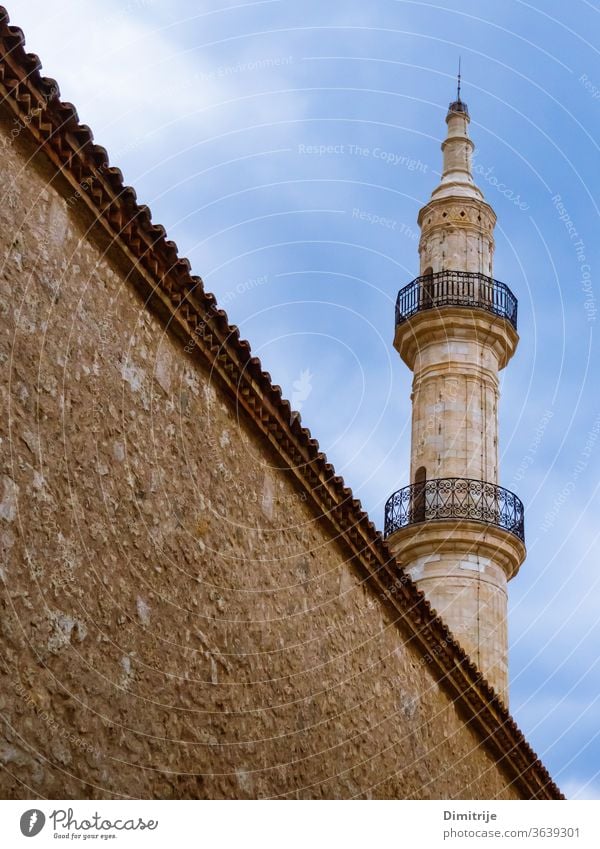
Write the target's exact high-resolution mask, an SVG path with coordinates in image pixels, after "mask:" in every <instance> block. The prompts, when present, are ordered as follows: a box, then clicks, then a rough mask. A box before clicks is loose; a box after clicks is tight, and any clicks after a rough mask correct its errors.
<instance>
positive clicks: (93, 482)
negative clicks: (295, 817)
mask: <svg viewBox="0 0 600 849" xmlns="http://www.w3.org/2000/svg"><path fill="white" fill-rule="evenodd" d="M2 134H3V139H4V141H5V144H4V146H3V147H2V148H1V150H0V152H1V157H2V158H1V163H2V164H1V167H0V192H1V195H2V203H1V204H0V217H1V221H0V242H1V246H0V247H1V253H0V255H1V256H2V267H1V270H0V330H1V334H0V361H1V364H2V371H1V373H2V384H1V392H2V410H3V414H2V417H1V425H0V426H1V432H0V436H1V448H2V453H1V458H0V459H1V468H0V547H1V548H2V567H1V578H2V582H1V584H0V587H1V596H0V607H1V619H0V707H1V712H2V716H3V718H4V724H3V732H2V737H1V739H0V765H1V766H2V770H1V771H0V776H1V777H0V793H1V794H2V796H4V797H9V798H10V797H31V796H37V795H39V796H47V797H50V798H78V797H79V798H84V797H92V798H98V797H111V798H112V797H121V796H125V797H127V796H131V797H142V798H144V797H146V798H148V797H157V798H170V797H180V798H190V797H191V798H193V797H201V798H202V797H210V798H221V797H230V798H231V797H233V798H238V797H239V798H249V797H257V796H259V797H261V796H269V797H273V796H287V797H352V796H360V797H411V796H414V797H417V798H429V797H434V798H435V797H452V796H458V797H466V798H478V797H479V798H495V797H498V798H514V797H516V796H517V795H518V794H517V791H516V790H514V789H513V788H511V787H510V786H509V784H508V779H507V778H506V776H505V775H504V774H503V773H502V771H501V770H500V769H499V767H498V766H497V765H496V763H495V762H494V761H493V760H492V758H491V757H490V756H489V755H488V753H487V752H486V750H485V749H484V748H483V747H482V745H481V740H480V737H479V736H478V735H476V734H475V733H474V732H473V731H472V730H471V729H470V728H469V727H468V725H466V724H465V723H464V720H463V719H462V718H461V716H459V714H458V712H457V710H456V708H455V706H454V705H453V703H452V702H451V701H450V699H449V697H448V696H447V695H446V694H445V693H444V692H443V691H442V690H441V689H440V688H439V687H438V685H437V684H436V683H435V681H434V679H433V677H432V676H431V674H430V672H429V670H428V668H427V666H428V664H427V662H426V660H425V659H424V658H423V657H422V656H421V655H420V653H419V652H418V651H417V649H416V648H415V647H414V646H413V645H412V643H410V641H408V640H407V636H406V633H405V632H404V631H403V630H402V629H401V628H399V626H398V623H396V622H394V621H392V618H391V613H389V612H388V611H387V610H386V608H385V607H384V606H383V605H382V604H381V602H380V600H379V599H377V598H376V597H375V596H374V595H373V593H372V591H371V590H370V589H369V588H365V586H364V584H363V583H362V581H361V577H360V576H359V574H358V573H357V572H356V570H355V568H354V567H353V566H351V565H349V564H348V563H347V562H346V559H345V558H346V555H345V552H344V550H343V549H342V548H341V546H340V545H339V544H338V542H336V540H335V539H333V538H332V537H331V535H330V533H329V532H328V527H327V525H326V523H325V522H324V521H323V520H321V519H319V517H318V516H317V515H315V514H314V512H313V510H312V509H311V508H310V506H309V503H308V501H307V499H306V494H305V493H302V492H300V491H298V490H297V489H295V488H294V487H293V485H292V483H291V480H290V479H289V478H288V476H287V474H286V472H285V470H282V469H280V468H278V464H277V459H276V457H275V456H274V455H273V454H272V453H271V452H270V450H269V449H268V447H267V446H265V445H264V444H261V442H260V440H259V438H258V436H257V433H256V432H255V430H254V428H253V425H252V423H251V422H250V421H247V420H245V419H244V420H239V419H238V418H237V416H236V411H235V403H234V402H233V401H232V400H230V399H229V398H227V397H225V396H224V394H223V393H222V392H221V390H220V388H219V386H218V385H216V384H214V383H213V382H212V381H211V377H210V374H209V373H208V372H207V371H205V370H204V369H203V367H202V366H201V365H200V364H199V362H198V361H197V360H195V359H194V358H193V355H190V354H189V353H186V352H185V351H184V349H183V346H182V345H181V343H180V342H179V341H178V340H176V339H173V338H171V336H170V335H169V333H168V332H167V331H166V330H165V328H164V326H163V325H162V324H161V323H160V322H159V320H158V319H156V318H154V317H153V316H152V315H150V313H149V312H148V311H147V310H146V309H145V308H144V305H143V303H142V300H141V298H140V297H139V296H138V295H137V293H135V292H134V291H133V289H132V287H131V286H130V284H129V283H128V282H127V281H126V280H125V279H124V277H123V275H122V273H120V272H118V271H117V266H116V265H114V264H112V263H113V259H111V258H110V257H108V256H105V255H103V254H102V252H101V251H100V250H99V249H98V248H97V247H96V246H95V244H94V242H92V241H91V240H89V239H87V238H86V235H85V227H84V226H83V225H82V224H81V221H82V220H83V215H82V210H80V209H79V206H78V204H79V203H81V201H77V200H74V199H73V198H72V197H71V198H70V199H68V198H67V199H65V198H63V197H61V196H60V195H59V194H58V193H57V191H56V190H55V188H53V187H52V186H51V185H49V183H48V179H47V178H48V176H49V174H47V173H45V172H44V170H43V169H44V162H43V161H42V162H41V164H38V165H35V166H34V165H33V164H32V163H31V162H29V163H28V162H27V161H26V158H25V155H24V151H23V150H21V148H20V143H21V140H18V139H15V140H14V141H11V140H10V138H9V136H8V134H7V130H6V127H4V129H3V130H2Z"/></svg>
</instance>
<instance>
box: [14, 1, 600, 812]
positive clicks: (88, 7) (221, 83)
mask: <svg viewBox="0 0 600 849" xmlns="http://www.w3.org/2000/svg"><path fill="white" fill-rule="evenodd" d="M8 5H9V12H10V13H11V16H12V22H13V23H14V24H17V25H19V26H21V27H22V28H23V29H24V31H25V34H26V37H27V45H28V48H29V49H30V50H31V51H33V52H36V53H38V54H39V55H40V57H41V59H42V63H43V69H44V73H45V74H46V75H48V76H52V77H55V78H57V80H58V81H59V84H60V87H61V92H62V96H63V99H65V100H70V101H72V102H73V103H75V105H76V106H77V109H78V111H79V115H80V118H81V120H82V121H84V122H86V123H88V124H89V125H90V126H91V127H92V129H93V131H94V134H95V137H96V141H97V142H98V143H100V144H103V145H104V146H106V147H107V149H108V151H109V154H110V157H111V162H112V163H113V164H115V165H118V166H119V167H120V168H121V169H122V170H123V172H124V174H125V178H126V180H127V181H128V182H130V183H131V184H132V185H133V186H134V187H135V188H136V191H137V193H138V197H139V199H140V200H141V201H142V202H145V203H147V204H149V206H150V207H151V208H152V210H153V213H154V220H155V221H156V222H160V223H162V224H164V225H165V226H166V227H167V230H168V232H169V235H170V237H171V238H172V239H174V240H175V241H176V242H177V243H178V245H179V248H180V252H181V254H183V255H187V256H188V257H189V258H190V260H191V262H192V265H193V269H194V271H195V273H198V274H200V275H201V276H202V277H203V278H204V280H205V283H206V286H207V288H209V289H210V290H212V291H213V292H215V294H216V295H217V297H218V298H219V300H220V301H221V302H222V303H223V305H224V306H225V308H226V309H227V311H228V313H229V316H230V319H231V321H232V322H234V323H236V324H238V325H239V326H240V328H241V330H242V335H244V336H245V337H246V338H248V339H249V340H250V342H251V343H252V346H253V350H254V353H255V354H257V355H258V356H260V357H261V358H262V360H263V363H264V367H265V368H267V369H268V370H269V371H270V372H271V374H272V376H273V380H274V382H275V383H279V384H280V385H281V386H282V387H283V389H284V392H285V394H286V395H287V396H288V397H289V398H292V399H294V400H296V402H297V404H296V405H297V406H298V405H300V406H301V411H302V418H303V422H304V424H306V425H307V426H308V427H310V428H311V430H312V431H313V434H314V435H315V436H316V437H317V438H318V439H319V442H320V444H321V447H322V448H323V450H325V451H326V452H327V454H328V455H329V458H330V459H331V461H332V462H333V463H334V464H335V466H336V468H337V471H338V473H340V474H343V475H344V477H345V479H346V482H347V483H348V484H349V485H350V486H351V487H352V488H353V490H354V492H355V494H356V495H357V496H358V497H360V498H361V500H362V502H363V504H364V506H365V507H366V508H367V509H368V511H369V513H370V515H371V517H372V518H373V519H374V521H375V522H376V524H377V525H378V526H379V527H382V525H383V516H382V514H383V505H384V502H385V500H386V498H387V497H388V495H389V494H390V493H391V492H392V491H393V490H395V489H397V488H398V487H400V486H403V485H405V484H406V483H407V482H408V462H409V441H410V400H409V397H410V379H411V376H410V374H409V372H408V371H407V369H406V368H405V367H404V365H403V364H402V363H401V361H400V359H399V357H398V355H397V354H396V352H395V351H394V349H393V347H392V337H393V321H394V310H393V306H394V300H395V297H396V294H397V291H398V289H399V288H400V287H401V286H403V285H404V284H406V283H407V282H409V281H410V280H411V279H412V278H413V277H415V276H416V275H417V273H418V254H417V243H418V230H417V227H416V217H417V213H418V210H419V208H420V207H421V206H422V205H423V204H424V203H425V202H426V200H427V198H428V197H429V194H430V192H431V190H432V189H433V188H434V186H435V184H436V182H437V179H438V176H439V169H440V165H441V153H440V148H439V145H440V142H441V140H442V138H443V136H444V131H445V123H444V117H445V114H446V110H447V106H448V103H449V101H450V100H451V99H453V98H454V93H455V71H456V66H457V61H458V56H459V54H460V55H461V56H462V66H463V98H464V99H465V100H466V101H467V102H468V104H469V108H470V113H471V119H472V121H471V136H472V138H473V139H474V141H475V143H476V146H477V151H476V158H475V163H476V170H477V172H478V173H477V180H478V183H479V185H480V187H481V189H482V190H483V191H484V193H485V195H486V198H487V200H488V201H489V202H490V203H491V204H492V205H493V206H494V208H495V210H496V212H497V215H498V226H497V228H496V254H495V263H494V275H495V277H497V278H498V279H500V280H502V281H504V282H505V283H507V284H508V285H509V286H510V288H511V289H512V290H513V292H514V293H515V294H516V295H517V297H518V299H519V332H520V336H521V342H520V346H519V349H518V352H517V355H516V356H515V358H514V360H513V361H512V362H511V364H510V365H509V366H508V368H507V369H506V370H505V371H504V372H503V373H502V374H501V389H502V399H501V422H500V427H501V431H500V433H501V473H500V482H501V483H502V484H503V485H504V486H506V487H508V488H509V489H512V490H513V491H515V492H516V493H517V494H518V495H519V496H520V497H521V498H522V500H523V501H524V503H525V507H526V532H527V542H528V558H527V560H526V562H525V564H524V565H523V567H522V569H521V572H520V574H519V576H518V577H517V578H516V579H515V580H514V581H513V582H512V583H511V585H510V641H511V650H510V651H511V653H510V664H511V699H512V703H511V710H512V712H513V714H514V716H515V718H516V720H517V722H518V723H519V724H520V726H521V727H522V728H523V730H524V731H525V733H526V735H527V737H528V739H529V740H530V742H531V743H532V745H533V747H534V748H535V749H536V750H537V752H538V754H539V755H540V756H541V757H542V759H543V760H544V762H545V763H546V764H547V765H548V767H549V768H550V770H551V772H552V774H553V777H554V778H555V779H556V780H557V782H558V783H559V784H560V785H561V787H562V788H563V789H564V790H565V792H567V794H568V795H570V796H571V797H578V798H600V721H599V719H598V717H599V716H600V710H599V709H600V653H599V652H598V645H599V644H600V621H599V616H598V599H599V598H600V558H599V557H598V554H599V548H600V546H599V541H598V528H597V524H598V523H597V515H598V481H599V469H600V394H599V393H598V391H597V386H598V376H597V371H596V369H597V362H598V342H597V339H596V337H597V334H598V330H597V324H598V322H599V321H600V318H599V317H598V315H597V309H598V307H599V305H600V280H598V279H597V269H598V267H599V262H600V251H599V241H600V240H599V238H598V233H599V232H600V230H599V228H598V224H599V221H598V218H599V208H598V205H599V204H600V191H599V185H598V180H599V178H598V175H599V174H600V168H599V165H600V156H599V139H598V133H597V128H598V126H599V118H600V61H599V60H600V40H599V39H598V37H597V33H598V31H599V30H600V9H599V8H598V7H595V6H594V5H593V4H592V3H591V2H587V0H574V2H572V3H569V4H565V3H560V2H556V0H545V2H542V0H536V2H534V3H526V2H521V0H507V2H504V3H496V2H489V0H488V2H483V3H482V2H462V1H461V0H453V2H446V0H439V2H437V3H421V2H404V0H373V2H371V3H369V4H365V3H356V2H347V0H346V2H342V0H330V2H327V3H324V2H322V0H320V2H313V0H304V2H302V3H298V2H295V0H267V2H256V3H241V2H223V0H212V2H183V1H182V0H175V2H172V0H170V2H168V3H167V2H164V0H129V2H127V0H125V1H124V2H120V3H116V2H111V0H104V2H103V3H102V4H98V3H95V2H91V0H63V2H60V1H59V0H43V2H42V0H19V2H18V3H16V4H15V3H13V4H8ZM595 34H596V37H595V39H594V35H595Z"/></svg>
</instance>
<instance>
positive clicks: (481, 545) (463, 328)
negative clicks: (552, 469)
mask: <svg viewBox="0 0 600 849" xmlns="http://www.w3.org/2000/svg"><path fill="white" fill-rule="evenodd" d="M469 122H470V119H469V111H468V108H467V105H466V103H464V102H463V101H462V100H461V99H460V77H459V88H458V96H457V99H456V100H455V101H454V102H453V103H451V104H450V107H449V110H448V114H447V116H446V123H447V125H448V133H447V137H446V139H445V141H444V142H443V143H442V151H443V171H442V177H441V180H440V183H439V185H438V186H437V187H436V188H435V189H434V191H433V193H432V195H431V198H430V200H429V202H428V203H427V204H426V205H425V206H424V207H423V208H422V209H421V211H420V213H419V217H418V224H419V227H420V229H421V239H420V242H419V257H420V272H419V277H417V278H416V280H413V281H412V283H409V284H408V286H405V287H404V288H403V289H401V290H400V292H399V293H398V299H397V301H396V331H395V338H394V347H395V348H396V350H397V351H398V353H399V354H400V356H401V357H402V360H403V361H404V363H405V364H406V365H407V366H408V367H409V368H410V369H411V370H412V372H413V375H414V377H413V384H412V395H411V400H412V444H411V464H410V479H411V483H410V485H409V486H406V487H404V488H403V489H400V490H398V492H395V493H394V494H393V495H392V496H390V498H389V499H388V501H387V503H386V507H385V535H386V537H387V539H388V542H389V545H390V547H391V549H392V550H393V552H394V553H395V555H396V556H397V557H398V559H399V561H400V563H401V564H402V565H403V566H404V568H405V570H406V571H407V572H408V573H409V574H410V576H411V577H412V579H413V580H414V581H415V582H416V584H417V586H418V587H419V589H421V590H423V592H424V593H425V596H426V597H427V599H428V600H429V601H430V603H431V605H432V607H434V608H435V610H436V611H437V613H438V614H439V615H440V616H441V617H442V619H444V620H445V622H446V623H447V625H448V626H449V627H450V629H451V631H452V632H453V634H454V636H455V637H456V638H457V640H458V641H459V642H460V643H461V645H462V646H463V648H464V649H465V650H466V652H467V653H468V654H469V656H470V658H471V659H472V660H473V661H474V662H475V663H476V664H477V666H478V667H479V669H480V670H481V671H482V673H483V674H484V675H485V677H486V678H487V680H488V682H489V683H490V684H491V685H492V686H493V687H494V689H495V690H496V692H497V693H498V695H499V696H500V697H501V698H502V699H503V701H504V702H505V704H508V666H507V659H508V658H507V654H508V639H507V582H508V581H509V580H510V579H511V578H512V577H514V575H516V573H517V571H518V569H519V567H520V565H521V563H522V562H523V560H524V559H525V544H524V526H523V505H522V503H521V501H520V500H519V499H518V498H517V496H516V495H514V494H513V493H512V492H509V491H508V490H506V489H503V488H502V487H500V486H498V472H499V470H498V398H499V391H498V372H499V371H500V369H503V368H504V367H505V366H506V365H507V363H508V361H509V360H510V358H511V357H512V355H513V354H514V352H515V349H516V347H517V342H518V340H519V337H518V334H517V300H516V298H515V296H514V295H513V294H512V292H511V291H510V289H509V288H508V286H506V285H505V284H504V283H500V282H499V281H497V280H494V278H493V267H492V265H493V257H494V225H495V223H496V215H495V213H494V211H493V209H492V208H491V206H490V205H489V204H488V203H486V201H485V200H484V197H483V194H482V192H481V191H480V190H479V189H478V188H477V186H476V185H475V183H474V182H473V176H472V167H471V162H472V153H473V149H474V145H473V142H472V141H471V139H470V138H469V134H468V127H469Z"/></svg>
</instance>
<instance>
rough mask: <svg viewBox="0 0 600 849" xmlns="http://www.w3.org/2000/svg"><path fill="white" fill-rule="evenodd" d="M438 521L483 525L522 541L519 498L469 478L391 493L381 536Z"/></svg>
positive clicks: (425, 483)
mask: <svg viewBox="0 0 600 849" xmlns="http://www.w3.org/2000/svg"><path fill="white" fill-rule="evenodd" d="M440 519H455V520H456V519H469V520H471V521H475V522H482V523H483V524H486V525H494V526H495V527H498V528H502V529H503V530H505V531H509V533H511V534H514V535H515V536H516V537H518V539H520V540H521V541H522V542H524V540H525V524H524V511H523V503H522V501H521V499H520V498H518V497H517V496H516V495H515V494H514V493H513V492H510V491H509V490H508V489H504V488H503V487H501V486H496V485H495V484H493V483H487V482H486V481H479V480H474V479H472V478H434V479H432V480H426V481H423V482H420V483H414V484H411V485H410V486H405V487H403V488H402V489H399V490H398V491H397V492H394V493H393V495H391V496H390V497H389V498H388V500H387V502H386V505H385V524H384V535H385V536H386V537H389V536H391V535H392V534H393V533H395V532H396V531H398V530H400V528H405V527H407V526H408V525H413V524H418V523H421V522H435V521H438V520H440Z"/></svg>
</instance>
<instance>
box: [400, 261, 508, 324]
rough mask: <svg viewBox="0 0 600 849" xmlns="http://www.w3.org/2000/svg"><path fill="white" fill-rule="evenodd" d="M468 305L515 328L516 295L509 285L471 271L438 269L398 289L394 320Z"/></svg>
mask: <svg viewBox="0 0 600 849" xmlns="http://www.w3.org/2000/svg"><path fill="white" fill-rule="evenodd" d="M439 307H471V308H477V309H483V310H487V311H488V312H492V313H494V315H498V316H500V317H501V318H505V319H507V320H508V321H510V323H511V324H512V325H513V327H514V328H515V330H516V329H517V299H516V298H515V296H514V295H513V293H512V292H511V291H510V289H509V288H508V286H506V285H505V284H504V283H500V281H499V280H494V279H493V277H486V276H485V274H475V273H472V272H470V271H439V272H437V273H436V274H426V275H425V276H424V277H417V278H416V280H413V281H412V283H409V284H408V286H405V287H404V288H403V289H400V291H399V292H398V297H397V299H396V324H397V325H398V324H402V322H404V321H407V319H409V318H410V317H411V316H412V315H414V314H415V313H417V312H420V311H421V310H429V309H437V308H439Z"/></svg>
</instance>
